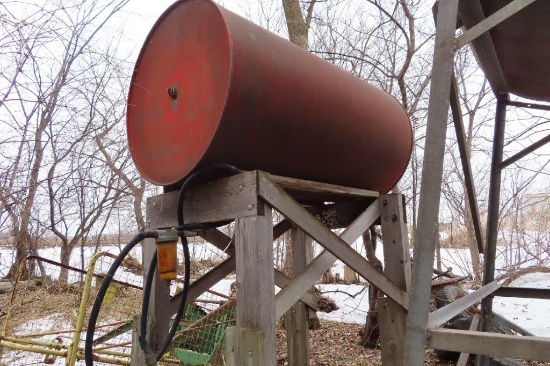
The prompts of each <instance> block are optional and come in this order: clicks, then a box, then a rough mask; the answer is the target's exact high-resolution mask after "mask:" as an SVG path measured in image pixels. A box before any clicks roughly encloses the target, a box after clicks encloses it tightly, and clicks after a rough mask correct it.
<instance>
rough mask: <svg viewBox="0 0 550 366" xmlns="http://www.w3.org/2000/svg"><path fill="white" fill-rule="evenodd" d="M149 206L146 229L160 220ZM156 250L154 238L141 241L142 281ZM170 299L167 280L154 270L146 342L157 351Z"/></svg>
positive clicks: (167, 323) (166, 325) (166, 326)
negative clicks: (149, 324) (149, 326)
mask: <svg viewBox="0 0 550 366" xmlns="http://www.w3.org/2000/svg"><path fill="white" fill-rule="evenodd" d="M150 208H151V207H150V206H148V207H147V211H146V220H147V227H146V228H147V230H156V229H157V228H159V227H162V226H160V225H161V223H162V221H158V217H156V216H155V212H156V211H155V210H150ZM156 250H157V247H156V244H155V240H154V239H145V240H144V241H143V243H142V251H141V252H142V263H143V283H145V282H146V280H147V278H146V277H147V273H149V268H150V266H151V264H152V263H151V260H152V258H153V256H154V254H155V252H156ZM169 301H170V285H169V283H168V282H165V281H161V279H160V277H159V276H158V272H157V271H155V274H154V278H153V281H152V287H151V296H150V298H149V311H148V313H147V318H148V319H149V321H150V320H151V319H155V321H154V323H153V324H152V325H151V328H150V329H149V330H148V332H147V337H148V342H149V345H150V346H151V349H152V350H153V351H155V352H156V351H157V350H158V349H159V348H160V347H161V346H162V343H163V342H164V338H165V337H166V334H168V330H169V327H170V315H169V314H168V311H166V309H167V307H168V304H169Z"/></svg>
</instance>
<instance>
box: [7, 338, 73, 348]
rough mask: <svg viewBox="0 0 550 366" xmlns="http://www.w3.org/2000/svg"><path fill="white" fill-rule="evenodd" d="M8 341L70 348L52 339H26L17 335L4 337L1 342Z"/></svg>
mask: <svg viewBox="0 0 550 366" xmlns="http://www.w3.org/2000/svg"><path fill="white" fill-rule="evenodd" d="M4 341H7V342H9V343H14V344H30V345H35V346H44V347H53V348H69V346H68V345H66V344H63V343H57V342H50V341H40V340H38V339H25V338H16V337H2V340H0V342H4Z"/></svg>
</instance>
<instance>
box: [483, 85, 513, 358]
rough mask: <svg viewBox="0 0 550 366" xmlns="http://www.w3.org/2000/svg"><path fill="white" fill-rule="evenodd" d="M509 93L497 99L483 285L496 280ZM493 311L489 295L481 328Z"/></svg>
mask: <svg viewBox="0 0 550 366" xmlns="http://www.w3.org/2000/svg"><path fill="white" fill-rule="evenodd" d="M507 99H508V95H502V96H500V97H499V98H498V100H497V110H496V117H495V134H494V139H493V157H492V161H491V182H490V185H489V207H488V213H487V241H486V244H485V256H484V257H485V258H484V261H485V263H484V270H483V285H487V284H489V283H491V282H493V281H494V280H495V257H496V249H497V237H498V214H499V207H500V183H501V170H500V169H499V165H500V163H501V162H502V155H503V150H504V131H505V124H506V101H507ZM492 313H493V296H487V297H486V298H484V299H483V300H482V301H481V330H482V331H484V332H487V331H488V330H489V328H490V325H491V315H492ZM477 364H478V365H479V366H489V364H490V359H489V357H488V356H478V359H477Z"/></svg>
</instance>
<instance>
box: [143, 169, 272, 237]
mask: <svg viewBox="0 0 550 366" xmlns="http://www.w3.org/2000/svg"><path fill="white" fill-rule="evenodd" d="M256 175H257V172H256V171H251V172H245V173H242V174H238V175H234V176H231V177H227V178H222V179H218V180H215V181H212V182H207V183H204V184H202V185H200V186H198V187H195V188H190V189H189V191H188V192H187V193H186V194H185V199H184V207H183V210H184V211H183V217H184V221H185V223H186V224H189V223H197V222H201V223H203V222H216V221H225V220H233V219H235V218H236V217H246V216H251V215H256V214H261V213H260V212H258V205H257V192H256V190H257V187H256V179H257V177H256ZM178 196H179V191H171V192H168V193H163V194H160V195H157V196H153V197H149V198H148V199H147V221H149V222H154V223H155V227H156V228H162V227H174V226H177V225H178V220H177V205H178Z"/></svg>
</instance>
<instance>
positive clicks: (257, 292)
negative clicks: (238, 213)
mask: <svg viewBox="0 0 550 366" xmlns="http://www.w3.org/2000/svg"><path fill="white" fill-rule="evenodd" d="M271 220H272V218H271V207H269V206H267V205H265V204H264V203H262V202H261V201H258V214H257V215H252V216H247V217H239V218H237V220H236V225H235V257H236V261H237V271H236V272H237V281H236V287H237V327H238V328H237V329H235V328H233V329H231V330H229V331H228V335H230V337H228V343H227V348H226V356H227V361H228V365H229V366H240V365H275V364H276V358H277V354H276V346H277V344H276V335H275V278H274V273H273V245H272V243H273V240H272V239H273V229H272V226H271V225H272V221H271ZM251 332H253V333H255V334H251ZM258 332H259V333H261V334H263V336H261V335H258V334H257V333H258ZM259 355H260V356H262V355H263V360H262V361H259V362H253V361H251V360H252V359H256V358H257V357H259Z"/></svg>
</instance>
